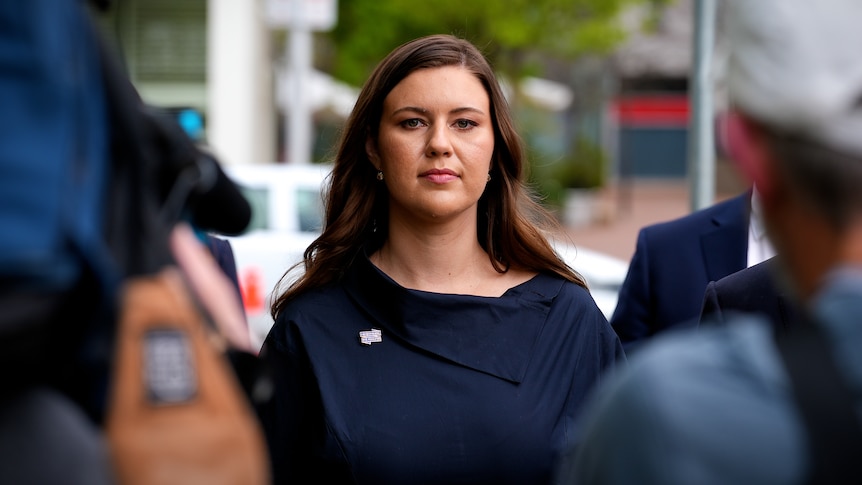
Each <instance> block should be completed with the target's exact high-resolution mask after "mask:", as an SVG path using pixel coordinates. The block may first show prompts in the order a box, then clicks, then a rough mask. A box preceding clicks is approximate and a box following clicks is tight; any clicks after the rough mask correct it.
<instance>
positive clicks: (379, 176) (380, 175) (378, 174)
mask: <svg viewBox="0 0 862 485" xmlns="http://www.w3.org/2000/svg"><path fill="white" fill-rule="evenodd" d="M377 180H383V171H382V170H378V171H377Z"/></svg>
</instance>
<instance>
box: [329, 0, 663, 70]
mask: <svg viewBox="0 0 862 485" xmlns="http://www.w3.org/2000/svg"><path fill="white" fill-rule="evenodd" d="M667 1H668V0H434V1H431V2H405V1H403V0H341V1H339V2H338V24H337V25H336V27H335V29H334V30H332V31H331V32H327V33H322V34H319V36H318V37H319V40H321V41H324V42H323V43H322V45H323V48H322V49H321V51H320V54H321V55H320V56H319V57H318V59H319V64H321V66H320V67H321V68H323V70H325V71H327V72H330V73H331V74H333V75H334V76H335V77H336V78H339V79H341V80H343V81H345V82H347V83H350V84H353V85H361V84H362V83H363V82H364V81H365V79H366V78H367V77H368V75H369V73H370V72H371V69H373V67H374V66H375V65H376V64H377V63H378V62H379V61H380V60H381V59H382V58H383V57H384V56H385V55H386V54H387V53H388V52H389V51H390V50H391V49H392V48H394V47H395V46H397V45H399V44H401V43H403V42H406V41H408V40H410V39H414V38H416V37H420V36H422V35H428V34H435V33H449V34H454V35H458V36H460V37H464V38H466V39H468V40H470V41H472V42H473V43H474V44H476V45H477V46H479V47H480V48H481V49H482V50H483V51H484V53H485V54H486V55H487V56H488V58H489V59H490V60H491V62H492V64H493V65H494V67H495V69H496V70H497V71H498V72H500V73H501V74H503V75H505V76H507V77H510V78H512V79H517V78H519V77H521V76H523V75H527V74H534V75H540V74H542V65H543V63H544V61H546V60H548V59H552V60H557V61H564V62H566V61H572V60H574V59H577V58H578V57H579V56H581V55H583V54H588V53H590V54H593V53H605V52H608V51H609V50H611V49H612V48H613V47H614V46H616V45H617V43H618V42H619V41H621V40H622V39H623V38H624V32H623V31H622V29H621V28H620V26H619V25H618V24H617V22H616V21H615V17H616V15H617V14H618V13H619V11H620V10H621V9H622V8H623V7H625V6H627V5H631V4H638V3H640V4H647V5H651V6H652V7H654V8H655V7H658V6H661V5H663V4H664V3H667Z"/></svg>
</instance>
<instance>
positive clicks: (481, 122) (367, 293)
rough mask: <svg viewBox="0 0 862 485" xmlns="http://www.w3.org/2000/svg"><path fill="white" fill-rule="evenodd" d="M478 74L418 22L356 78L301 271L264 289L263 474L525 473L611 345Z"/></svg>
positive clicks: (381, 478) (567, 418) (539, 476)
mask: <svg viewBox="0 0 862 485" xmlns="http://www.w3.org/2000/svg"><path fill="white" fill-rule="evenodd" d="M522 165H523V155H522V150H521V145H520V141H519V139H518V136H517V135H516V133H515V130H514V128H513V123H512V119H511V116H510V114H509V108H508V106H507V104H506V101H505V99H504V97H503V94H502V92H501V90H500V87H499V85H498V84H497V81H496V79H495V77H494V74H493V72H492V70H491V68H490V66H489V65H488V63H487V61H486V60H485V59H484V58H483V56H482V55H481V53H480V52H479V51H478V50H477V49H476V48H475V47H474V46H473V45H472V44H470V43H468V42H466V41H464V40H460V39H457V38H455V37H451V36H445V35H437V36H431V37H425V38H421V39H417V40H414V41H412V42H408V43H406V44H404V45H402V46H400V47H398V48H397V49H395V50H394V51H393V52H392V53H390V54H389V55H388V56H387V57H386V58H385V59H384V60H383V61H382V62H381V63H380V65H379V66H378V67H377V69H376V70H375V71H374V72H373V73H372V75H371V77H370V78H369V80H368V82H367V83H366V85H365V86H364V87H363V89H362V92H361V93H360V95H359V99H358V100H357V102H356V106H355V107H354V109H353V113H352V114H351V116H350V119H349V120H348V121H347V126H346V128H345V131H344V133H343V135H342V139H341V142H340V145H339V149H338V152H337V155H336V159H335V166H334V168H333V172H332V174H331V178H330V181H329V184H330V185H329V191H328V193H327V199H326V218H325V219H326V220H325V227H324V230H323V233H322V234H321V236H320V237H319V238H318V239H317V240H316V241H315V242H314V243H312V245H311V246H310V247H309V248H308V250H307V251H306V253H305V270H306V271H305V273H304V274H303V276H302V277H301V278H300V279H299V280H297V281H296V282H295V283H294V284H292V285H291V286H290V287H289V288H288V289H287V291H285V292H284V293H283V294H281V295H280V296H279V297H278V299H277V300H276V302H275V304H274V305H273V316H274V317H275V319H276V322H275V325H274V326H273V328H272V330H271V331H270V333H269V335H268V337H267V338H266V341H265V342H264V345H263V349H262V351H261V355H262V358H264V359H266V360H267V361H268V362H269V364H270V365H271V367H272V369H273V373H274V382H275V396H274V399H272V400H271V402H272V404H273V405H272V406H270V407H268V408H266V409H262V410H261V417H262V419H263V422H264V427H265V428H266V431H267V433H268V439H269V442H270V446H271V456H272V460H273V462H274V472H275V478H276V481H277V482H288V481H291V482H293V483H305V482H316V483H344V482H356V483H399V484H405V483H447V484H451V483H519V484H524V483H543V482H546V481H547V480H548V479H549V478H550V475H551V468H552V465H553V462H554V459H555V456H556V453H557V452H559V451H561V450H563V449H564V448H566V447H568V446H570V445H571V444H572V442H573V436H574V435H575V434H576V431H577V430H576V427H575V424H574V423H575V418H576V416H577V413H578V410H579V409H580V406H581V402H582V400H583V398H584V396H585V395H586V393H587V392H588V391H589V390H590V388H591V387H592V386H593V385H594V384H595V382H596V381H597V379H598V377H599V375H600V374H601V373H602V371H604V370H605V369H606V368H607V367H609V366H611V365H612V364H613V363H614V361H615V360H616V359H617V358H618V357H620V356H622V347H621V346H620V343H619V340H618V339H617V337H616V334H615V333H614V332H613V330H612V329H611V328H610V326H609V325H608V323H607V321H606V320H605V318H604V316H603V315H602V314H601V313H600V311H599V310H598V308H597V307H596V305H595V303H594V302H593V300H592V298H591V297H590V295H589V293H588V292H587V290H586V288H585V285H584V282H583V280H582V279H581V278H580V277H579V276H578V275H577V274H576V273H575V272H573V271H572V270H571V269H570V268H569V267H568V266H566V265H565V264H564V263H563V262H562V261H561V260H560V258H559V257H557V255H556V253H555V252H554V251H553V249H552V248H551V246H550V245H549V244H548V242H547V240H546V239H545V237H544V236H543V234H544V232H543V230H542V229H541V228H540V226H538V225H536V221H544V223H550V222H551V218H550V217H549V216H548V215H547V213H546V212H545V211H543V210H542V209H541V207H540V206H539V205H538V204H536V203H535V202H534V201H533V200H531V198H530V197H529V195H528V192H527V191H526V189H525V187H524V185H522V182H521V179H520V177H521V174H522Z"/></svg>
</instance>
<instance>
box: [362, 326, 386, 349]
mask: <svg viewBox="0 0 862 485" xmlns="http://www.w3.org/2000/svg"><path fill="white" fill-rule="evenodd" d="M359 341H360V342H361V343H362V345H371V344H374V343H379V342H383V333H382V332H381V331H380V329H379V328H372V329H371V330H363V331H361V332H359Z"/></svg>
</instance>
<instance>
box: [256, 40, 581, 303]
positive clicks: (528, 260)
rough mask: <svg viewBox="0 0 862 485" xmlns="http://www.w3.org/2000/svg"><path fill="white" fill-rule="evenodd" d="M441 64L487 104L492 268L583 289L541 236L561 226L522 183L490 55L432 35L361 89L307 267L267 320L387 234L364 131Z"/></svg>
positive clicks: (485, 213)
mask: <svg viewBox="0 0 862 485" xmlns="http://www.w3.org/2000/svg"><path fill="white" fill-rule="evenodd" d="M444 66H461V67H463V68H465V69H467V70H469V71H470V72H471V73H473V74H474V75H475V76H476V77H477V78H478V79H479V81H481V83H482V85H483V86H484V87H485V91H487V93H488V97H489V98H490V102H491V118H492V120H493V122H494V154H493V160H492V166H491V172H490V173H491V180H490V181H489V182H488V184H487V186H486V189H485V193H484V194H483V195H482V197H481V198H480V200H479V218H478V231H479V242H480V244H481V245H482V247H483V248H484V249H485V251H487V253H488V256H489V257H490V259H491V263H492V264H493V265H494V268H496V270H497V271H499V272H501V273H502V272H505V271H507V270H508V269H509V267H512V266H514V267H517V268H522V269H525V270H532V271H537V272H550V273H555V274H557V275H559V276H561V277H563V278H565V279H566V280H569V281H571V282H573V283H576V284H578V285H580V286H583V287H586V284H585V283H584V280H583V279H582V278H581V276H580V275H578V274H577V273H576V272H575V271H574V270H572V269H571V268H570V267H569V266H567V265H566V264H565V263H564V262H563V261H562V260H561V259H560V258H559V256H558V255H557V253H556V252H555V251H554V249H553V248H552V247H551V245H550V244H549V243H548V240H547V238H546V237H545V233H546V231H556V230H558V229H559V225H558V224H557V223H556V220H555V219H554V218H553V216H551V215H550V214H549V213H548V212H547V211H546V210H545V209H544V208H543V207H542V206H541V205H540V204H539V203H537V202H536V201H535V199H534V198H533V197H532V196H531V193H530V191H529V190H528V189H527V187H526V186H525V185H524V183H523V181H522V174H523V165H524V153H523V147H522V143H521V139H520V137H519V136H518V134H517V133H516V132H515V128H514V123H513V121H512V116H511V114H510V112H509V105H508V103H507V102H506V99H505V97H504V95H503V91H502V90H501V88H500V85H499V84H498V82H497V79H496V77H495V76H494V72H493V70H492V69H491V66H490V65H489V64H488V61H487V60H486V59H485V57H484V56H483V55H482V53H481V52H479V50H478V49H477V48H476V47H475V46H474V45H473V44H471V43H470V42H468V41H466V40H463V39H459V38H456V37H453V36H451V35H432V36H428V37H422V38H419V39H416V40H413V41H410V42H407V43H405V44H403V45H401V46H400V47H398V48H396V49H395V50H394V51H392V52H391V53H390V54H389V55H388V56H386V58H385V59H383V61H381V62H380V64H379V65H378V66H377V68H376V69H375V70H374V72H373V73H372V74H371V77H370V78H369V79H368V81H366V83H365V86H363V88H362V91H361V92H360V93H359V98H358V99H357V101H356V105H355V106H354V108H353V111H352V113H351V114H350V117H349V118H348V120H347V124H346V126H345V129H344V131H343V133H342V135H341V139H340V142H339V145H338V151H337V152H336V156H335V164H334V167H333V170H332V173H331V174H330V176H329V179H328V180H327V188H326V191H325V193H326V196H325V208H326V214H325V218H324V226H323V233H322V234H321V235H320V237H318V238H317V239H316V240H315V241H314V242H313V243H311V245H310V246H309V247H308V249H306V250H305V259H304V266H305V272H304V273H303V274H302V275H301V276H300V277H299V279H297V280H296V281H295V282H294V283H293V284H291V285H290V286H289V287H288V288H287V289H286V290H285V291H284V292H283V293H281V294H280V295H279V296H278V298H277V299H276V300H275V302H274V303H273V305H272V315H273V318H275V317H277V316H278V313H279V312H280V311H281V310H282V309H283V308H284V306H285V305H286V304H287V302H289V301H290V300H291V299H293V298H295V297H296V296H297V295H299V294H301V293H303V292H305V291H308V290H310V289H313V288H318V287H321V286H324V285H327V284H329V283H332V282H335V281H338V280H339V279H340V277H341V275H342V274H343V272H344V271H345V270H346V269H347V268H348V267H349V266H350V264H351V263H352V261H353V258H355V257H356V256H357V254H359V253H360V251H361V250H362V248H363V247H365V248H367V250H368V253H369V254H371V253H372V252H373V251H374V250H376V249H377V248H379V247H380V245H382V243H383V241H384V240H385V239H386V237H387V234H388V227H387V223H388V220H387V217H388V204H389V196H388V193H387V191H386V188H385V184H382V183H378V181H377V180H376V178H375V176H376V171H375V169H374V166H373V165H372V164H371V162H370V161H369V159H368V155H367V154H366V151H365V142H366V140H367V139H368V137H371V138H372V139H374V140H376V139H377V136H378V133H377V131H378V128H379V125H380V118H381V113H382V110H383V101H384V99H385V98H386V96H387V95H388V94H389V92H390V91H392V89H393V88H394V87H395V86H396V85H397V84H398V83H399V82H401V80H402V79H404V78H405V77H407V76H408V75H409V74H411V73H412V72H413V71H416V70H418V69H428V68H435V67H444ZM287 274H289V272H288V273H286V274H285V275H287ZM282 280H284V277H283V278H282Z"/></svg>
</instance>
